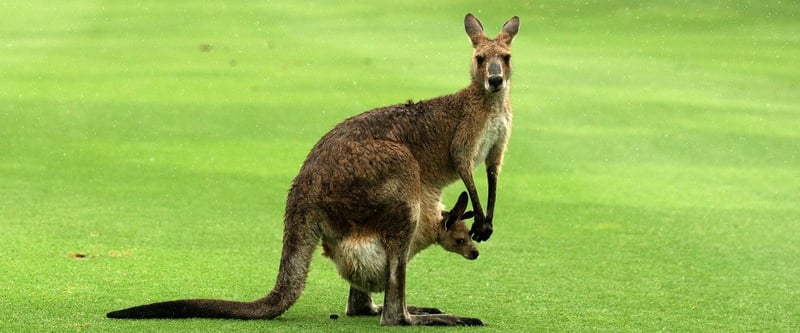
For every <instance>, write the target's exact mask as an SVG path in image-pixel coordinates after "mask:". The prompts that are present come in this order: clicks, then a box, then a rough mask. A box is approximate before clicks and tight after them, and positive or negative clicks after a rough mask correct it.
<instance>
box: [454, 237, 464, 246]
mask: <svg viewBox="0 0 800 333" xmlns="http://www.w3.org/2000/svg"><path fill="white" fill-rule="evenodd" d="M466 242H467V241H466V240H464V239H463V238H459V239H456V244H458V245H462V244H464V243H466Z"/></svg>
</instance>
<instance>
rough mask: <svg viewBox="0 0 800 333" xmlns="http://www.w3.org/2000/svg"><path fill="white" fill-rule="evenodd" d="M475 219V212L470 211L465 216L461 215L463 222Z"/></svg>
mask: <svg viewBox="0 0 800 333" xmlns="http://www.w3.org/2000/svg"><path fill="white" fill-rule="evenodd" d="M473 217H475V212H473V211H468V212H466V213H464V215H461V220H469V219H471V218H473Z"/></svg>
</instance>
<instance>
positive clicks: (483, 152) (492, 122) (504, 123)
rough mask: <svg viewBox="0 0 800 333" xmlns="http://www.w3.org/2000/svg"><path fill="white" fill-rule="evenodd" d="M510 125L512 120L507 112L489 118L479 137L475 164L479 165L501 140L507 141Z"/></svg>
mask: <svg viewBox="0 0 800 333" xmlns="http://www.w3.org/2000/svg"><path fill="white" fill-rule="evenodd" d="M509 125H510V121H509V118H508V115H507V114H506V113H500V114H496V115H492V116H491V117H490V118H489V120H488V121H487V122H486V126H485V127H484V128H483V131H481V135H480V137H479V139H478V151H477V154H476V155H475V161H474V162H475V163H474V164H473V165H475V166H478V164H480V163H481V162H484V161H485V160H486V157H487V156H488V155H489V151H490V150H491V149H492V148H493V147H495V146H496V145H497V144H498V143H499V142H503V141H505V139H506V137H507V136H508V132H509Z"/></svg>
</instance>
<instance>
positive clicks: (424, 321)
mask: <svg viewBox="0 0 800 333" xmlns="http://www.w3.org/2000/svg"><path fill="white" fill-rule="evenodd" d="M381 325H383V326H409V325H425V326H486V323H485V322H483V320H480V319H478V318H467V317H459V316H454V315H448V314H427V315H411V316H409V317H406V318H403V317H400V318H387V317H386V316H384V317H382V318H381Z"/></svg>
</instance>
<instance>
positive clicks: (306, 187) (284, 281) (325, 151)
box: [107, 14, 519, 326]
mask: <svg viewBox="0 0 800 333" xmlns="http://www.w3.org/2000/svg"><path fill="white" fill-rule="evenodd" d="M464 27H465V30H466V33H467V35H468V36H469V39H470V41H471V42H472V46H473V56H472V66H471V70H470V74H471V82H470V84H469V86H467V87H466V88H464V89H462V90H460V91H458V92H456V93H454V94H451V95H445V96H440V97H437V98H433V99H429V100H425V101H420V102H416V103H415V102H411V101H409V102H408V103H404V104H397V105H392V106H387V107H381V108H377V109H374V110H371V111H367V112H365V113H362V114H359V115H356V116H353V117H351V118H349V119H347V120H345V121H343V122H342V123H340V124H338V125H336V126H335V127H334V128H333V129H332V130H330V131H329V132H328V133H327V134H325V135H324V136H323V137H322V138H321V139H320V140H319V141H318V142H317V143H316V144H315V145H314V147H313V148H312V149H311V152H310V153H309V154H308V156H307V157H306V159H305V161H304V163H303V165H302V166H301V167H300V171H299V173H298V175H297V177H295V179H294V181H293V182H292V185H291V187H290V189H289V193H288V196H287V200H286V210H285V213H284V234H283V249H282V254H281V259H280V266H279V271H278V276H277V281H276V283H275V286H274V287H273V289H272V291H270V292H269V293H268V294H267V295H266V296H265V297H263V298H261V299H258V300H255V301H252V302H239V301H225V300H209V299H193V300H177V301H169V302H161V303H153V304H149V305H142V306H137V307H132V308H128V309H123V310H119V311H114V312H110V313H108V314H107V316H108V317H110V318H130V319H136V318H187V317H202V318H236V319H272V318H275V317H278V316H280V315H281V314H283V313H284V312H285V311H286V310H288V309H289V307H291V306H292V305H293V304H294V303H295V302H296V301H297V299H298V298H299V297H300V295H301V294H302V292H303V288H304V287H305V281H306V278H307V275H308V270H309V265H310V263H311V259H312V256H313V253H314V250H315V248H316V247H317V246H318V244H319V243H320V242H322V244H325V245H324V246H325V247H327V248H328V249H329V250H331V251H333V252H334V253H335V252H336V251H338V249H340V248H342V247H347V243H348V242H349V243H353V244H370V245H369V246H371V248H372V252H373V253H370V251H364V252H365V253H363V255H365V256H370V258H359V260H365V261H368V260H370V259H373V258H372V256H373V255H374V254H375V253H376V252H382V253H381V255H380V258H383V259H384V260H385V262H384V263H383V264H382V265H380V266H382V267H385V269H384V270H382V273H383V276H380V277H376V278H369V279H367V280H370V281H369V282H376V281H373V280H380V282H376V283H374V284H371V285H360V284H361V283H360V282H359V281H349V282H350V283H351V287H350V294H349V297H348V302H347V313H348V314H350V315H378V313H380V323H381V324H382V325H453V326H454V325H484V322H483V321H481V320H480V319H477V318H467V317H460V316H456V315H451V314H444V313H441V311H438V309H430V308H415V307H408V306H407V305H406V300H405V288H406V265H407V263H408V260H409V258H410V257H411V256H412V255H413V254H414V251H419V250H420V249H423V248H425V247H426V246H427V245H429V244H433V243H434V242H435V241H436V240H435V239H433V235H436V234H437V233H436V232H430V231H422V230H421V231H419V232H418V231H417V230H418V229H421V228H430V227H431V226H435V225H436V224H437V223H435V222H433V223H432V222H431V221H440V220H441V219H442V214H441V203H440V202H441V197H442V190H443V189H444V188H445V187H446V186H448V185H450V184H452V183H453V182H455V181H457V180H458V179H461V181H462V182H463V183H464V185H465V186H466V189H467V192H468V193H469V197H470V199H471V203H472V209H473V215H474V216H473V218H474V221H473V224H472V227H471V228H470V231H469V234H470V235H471V237H472V240H474V241H477V242H482V241H486V240H488V239H489V237H490V236H491V235H492V232H493V225H492V219H493V214H494V207H495V198H496V188H497V177H498V174H499V172H500V168H501V165H502V162H503V156H504V152H505V148H506V145H507V142H508V139H509V136H510V134H511V118H512V116H511V104H510V101H509V90H510V78H511V50H510V47H511V42H512V40H513V39H514V36H515V35H516V34H517V31H518V29H519V18H518V17H516V16H514V17H512V18H511V19H510V20H508V21H507V22H506V23H505V24H504V25H503V27H502V29H501V31H500V33H499V34H498V35H497V37H496V38H495V39H490V38H488V37H487V36H486V34H485V33H484V31H483V26H482V25H481V23H480V21H478V19H477V18H475V17H474V16H473V15H472V14H467V15H466V17H465V18H464ZM481 162H484V163H485V165H486V174H487V183H488V199H487V210H486V212H484V210H483V206H482V205H481V203H480V200H479V197H478V191H477V190H476V186H475V181H474V179H473V173H472V172H473V170H474V169H475V167H476V166H477V165H478V164H479V163H481ZM426 244H427V245H426ZM363 248H365V247H362V249H363ZM334 256H335V254H334ZM344 275H346V274H344ZM356 275H358V274H356ZM370 291H373V292H377V291H382V292H384V301H383V307H382V308H380V309H379V308H378V307H377V306H376V305H375V304H374V302H373V301H372V298H371V296H370V294H369V292H370Z"/></svg>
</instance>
